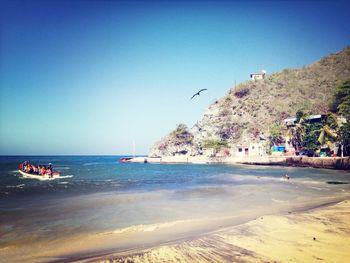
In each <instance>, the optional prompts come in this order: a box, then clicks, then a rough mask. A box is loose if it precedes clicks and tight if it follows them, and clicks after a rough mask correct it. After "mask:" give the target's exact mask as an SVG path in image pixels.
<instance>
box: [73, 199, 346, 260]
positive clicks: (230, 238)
mask: <svg viewBox="0 0 350 263" xmlns="http://www.w3.org/2000/svg"><path fill="white" fill-rule="evenodd" d="M349 215H350V200H349V199H346V200H343V201H340V202H336V203H334V202H331V203H328V204H322V205H320V206H316V207H313V208H310V209H307V210H300V211H297V212H292V213H288V214H278V215H262V216H260V217H258V218H256V219H253V220H250V221H248V222H245V223H243V224H240V225H235V226H231V227H226V228H223V229H219V230H216V231H212V232H208V233H206V234H203V235H199V236H197V237H194V238H183V239H181V238H180V239H177V240H175V241H169V242H164V243H162V244H158V245H154V246H151V247H144V248H142V247H141V248H136V249H130V250H125V251H120V252H116V253H109V254H108V253H106V254H104V255H101V254H100V255H96V256H87V255H82V254H81V255H80V257H79V256H77V257H76V258H74V259H73V260H77V261H79V262H163V261H167V262H194V261H195V262H262V261H263V262H275V261H278V262H279V261H281V262H286V261H292V262H319V261H320V260H323V261H325V262H347V261H348V260H349V259H350V251H349V250H348V249H346V248H347V247H348V244H350V230H349V229H350V222H349V220H348V216H349Z"/></svg>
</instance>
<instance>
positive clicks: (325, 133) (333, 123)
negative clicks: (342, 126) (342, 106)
mask: <svg viewBox="0 0 350 263" xmlns="http://www.w3.org/2000/svg"><path fill="white" fill-rule="evenodd" d="M338 128H339V126H338V122H337V116H335V114H333V113H328V115H327V117H326V119H325V121H324V123H323V126H322V127H321V128H320V129H319V132H320V134H319V137H318V141H319V143H320V144H321V145H324V144H327V145H328V147H329V148H332V146H333V144H334V142H335V141H336V139H337V130H338Z"/></svg>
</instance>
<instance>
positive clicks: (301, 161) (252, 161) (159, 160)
mask: <svg viewBox="0 0 350 263" xmlns="http://www.w3.org/2000/svg"><path fill="white" fill-rule="evenodd" d="M125 162H126V163H156V164H172V163H191V164H246V165H279V166H293V167H313V168H324V169H336V170H350V157H307V156H263V157H207V156H186V155H184V156H163V157H134V158H130V159H129V160H127V161H125Z"/></svg>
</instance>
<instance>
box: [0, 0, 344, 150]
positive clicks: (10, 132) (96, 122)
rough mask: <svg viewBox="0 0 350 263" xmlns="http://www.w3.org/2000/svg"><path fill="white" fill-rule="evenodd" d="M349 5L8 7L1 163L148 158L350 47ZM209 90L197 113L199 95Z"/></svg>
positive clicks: (2, 44)
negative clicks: (155, 147)
mask: <svg viewBox="0 0 350 263" xmlns="http://www.w3.org/2000/svg"><path fill="white" fill-rule="evenodd" d="M349 13H350V5H349V4H348V3H346V1H342V2H336V1H321V2H320V1H307V2H303V1H269V2H268V1H256V2H252V1H242V2H238V1H221V2H220V1H218V2H214V1H213V2H204V1H193V2H191V1H166V2H164V1H159V2H157V1H149V2H144V1H134V2H133V1H131V2H130V1H97V0H96V1H94V0H89V1H77V0H75V1H61V0H60V1H52V0H51V1H16V0H11V1H4V0H1V1H0V18H1V21H0V22H1V23H0V26H1V28H0V29H1V35H0V85H1V86H0V88H1V90H0V91H1V93H0V154H1V155H10V154H11V155H12V154H32V155H39V154H40V155H46V154H128V153H132V149H133V141H135V145H136V152H137V153H138V154H146V153H148V150H149V148H150V147H151V145H152V144H153V143H154V142H155V141H157V140H159V139H160V138H161V137H163V136H164V135H165V134H167V133H168V132H169V131H171V130H172V129H174V128H175V127H176V124H178V123H185V124H187V125H188V126H189V127H192V126H193V125H194V124H195V123H196V121H197V120H198V119H200V118H201V116H202V115H203V113H204V111H205V110H206V108H207V107H208V106H209V104H211V103H212V102H213V101H214V100H215V99H217V98H220V97H222V96H223V95H225V94H226V93H227V91H228V89H229V88H231V87H232V86H233V85H234V82H235V80H236V81H237V83H239V82H242V81H244V80H247V79H248V78H249V73H251V72H255V71H259V70H261V69H266V70H267V71H268V73H272V72H275V71H279V70H281V69H283V68H295V67H300V66H303V65H305V64H309V63H312V62H313V61H315V60H318V59H319V58H321V57H322V56H325V55H327V54H329V53H335V52H337V51H339V50H341V49H342V48H344V47H345V46H347V45H349V44H350V29H349V25H350V18H349ZM202 88H207V89H208V91H207V92H204V93H202V96H201V97H196V99H195V100H192V101H190V100H189V98H190V97H191V95H192V94H193V93H195V92H196V91H197V90H199V89H202Z"/></svg>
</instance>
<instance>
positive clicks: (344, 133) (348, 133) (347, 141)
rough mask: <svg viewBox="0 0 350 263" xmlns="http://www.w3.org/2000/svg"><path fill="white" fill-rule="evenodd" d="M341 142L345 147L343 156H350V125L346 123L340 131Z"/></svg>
mask: <svg viewBox="0 0 350 263" xmlns="http://www.w3.org/2000/svg"><path fill="white" fill-rule="evenodd" d="M338 134H339V142H340V143H341V145H342V146H343V154H344V155H345V156H350V123H349V122H348V123H345V124H344V125H343V126H342V127H340V129H339V133H338Z"/></svg>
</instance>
